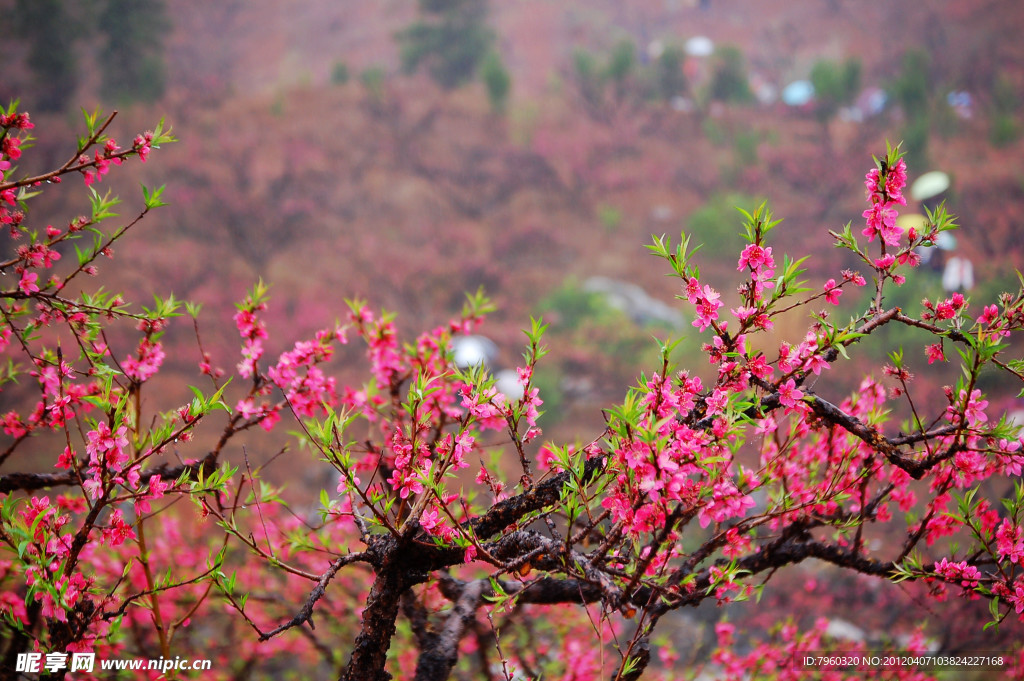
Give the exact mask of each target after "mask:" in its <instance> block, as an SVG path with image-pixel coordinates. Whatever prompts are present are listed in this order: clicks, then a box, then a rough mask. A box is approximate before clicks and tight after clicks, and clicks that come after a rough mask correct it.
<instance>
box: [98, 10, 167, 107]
mask: <svg viewBox="0 0 1024 681" xmlns="http://www.w3.org/2000/svg"><path fill="white" fill-rule="evenodd" d="M98 28H99V32H100V34H101V35H102V36H103V38H104V44H103V47H102V49H101V50H100V54H99V61H100V66H101V68H102V70H103V86H102V92H103V94H104V96H106V97H108V98H110V99H111V100H113V101H125V100H138V101H143V102H152V101H155V100H157V99H159V98H160V97H161V96H162V95H163V93H164V87H165V85H166V74H165V71H164V60H163V36H164V35H166V33H167V31H168V30H169V28H170V20H169V19H168V17H167V11H166V6H165V5H164V2H163V0H108V1H107V3H106V4H105V5H104V7H103V10H102V11H101V12H100V15H99V27H98Z"/></svg>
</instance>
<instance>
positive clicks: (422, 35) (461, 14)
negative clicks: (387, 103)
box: [397, 0, 494, 90]
mask: <svg viewBox="0 0 1024 681" xmlns="http://www.w3.org/2000/svg"><path fill="white" fill-rule="evenodd" d="M419 5H420V14H421V15H422V16H423V17H424V18H425V20H421V21H417V22H416V23H414V24H412V25H411V26H410V27H409V28H407V29H405V30H404V31H402V32H400V33H399V34H398V36H397V40H398V44H399V47H400V48H401V56H402V68H403V70H405V71H406V72H407V73H412V72H413V71H416V70H417V69H418V68H419V67H420V66H426V68H427V70H428V72H429V73H430V75H431V77H432V78H433V79H434V80H435V81H437V83H438V85H440V86H441V87H443V88H445V89H446V90H451V89H454V88H457V87H459V86H461V85H464V84H466V83H467V82H469V81H470V80H472V79H473V76H474V75H475V74H476V71H477V68H478V67H479V66H480V64H481V62H482V61H483V60H484V57H485V56H486V55H487V53H488V52H489V51H490V49H491V45H492V44H493V43H494V32H493V31H491V29H489V28H488V27H487V25H486V23H485V21H486V18H487V2H486V0H420V3H419Z"/></svg>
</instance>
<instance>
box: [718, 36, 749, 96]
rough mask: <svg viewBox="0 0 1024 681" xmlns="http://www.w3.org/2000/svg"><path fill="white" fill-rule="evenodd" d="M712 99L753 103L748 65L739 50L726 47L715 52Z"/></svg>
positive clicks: (729, 46)
mask: <svg viewBox="0 0 1024 681" xmlns="http://www.w3.org/2000/svg"><path fill="white" fill-rule="evenodd" d="M712 69H713V72H712V75H711V90H710V98H711V99H717V100H719V101H722V102H739V103H746V102H751V101H753V99H754V95H753V93H752V92H751V91H750V79H749V78H748V77H747V64H746V59H745V58H744V56H743V52H742V51H740V49H739V48H736V47H733V46H731V45H725V46H722V47H719V48H717V49H716V50H715V54H714V65H713V67H712Z"/></svg>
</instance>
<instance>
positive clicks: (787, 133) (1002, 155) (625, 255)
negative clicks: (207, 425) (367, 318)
mask: <svg viewBox="0 0 1024 681" xmlns="http://www.w3.org/2000/svg"><path fill="white" fill-rule="evenodd" d="M0 7H3V14H4V16H5V17H10V18H11V21H10V22H9V23H10V25H11V26H12V27H13V28H14V29H15V30H12V31H10V32H8V34H7V38H6V39H5V40H4V41H3V42H2V43H0V57H2V59H3V62H4V64H5V65H6V67H7V68H6V69H5V73H4V78H3V81H2V82H0V98H3V99H5V100H6V99H11V98H20V99H21V101H22V108H23V109H24V110H28V111H31V112H32V114H33V117H34V120H35V121H36V123H37V129H36V133H37V136H38V137H39V138H40V140H41V144H42V145H43V146H42V148H41V149H38V150H37V151H36V153H34V154H32V155H31V156H32V158H31V159H30V158H29V157H28V155H27V156H26V160H27V161H28V162H29V163H30V164H31V163H35V164H39V165H40V166H42V165H44V164H52V163H54V162H62V161H63V160H64V159H65V158H66V155H67V154H68V152H69V144H70V141H71V140H73V137H72V136H71V135H72V134H74V133H77V132H79V131H80V129H81V128H80V113H79V109H80V107H84V108H86V109H88V110H92V109H94V108H97V107H102V108H104V109H105V110H110V109H114V108H117V109H118V110H119V111H120V112H121V113H120V116H119V119H118V121H117V122H116V123H115V125H114V127H113V129H112V132H113V133H114V134H115V136H117V135H118V134H120V135H121V136H122V137H127V136H129V135H131V134H134V132H136V131H137V129H143V128H145V127H148V126H150V125H152V124H153V123H154V122H155V121H156V120H157V119H159V118H160V117H166V119H167V122H168V123H169V124H170V125H172V126H173V128H174V131H175V133H176V135H177V136H178V137H179V139H180V142H179V143H177V144H174V145H171V146H170V147H169V148H166V149H161V150H160V152H159V153H158V154H156V155H155V156H154V159H153V162H151V163H149V164H147V165H146V166H144V167H142V168H141V170H136V171H132V172H137V173H138V175H137V176H135V177H131V176H130V175H129V174H128V173H119V174H118V175H120V176H122V177H120V178H118V179H117V182H121V183H122V184H119V185H116V186H114V189H115V191H116V192H118V193H119V194H120V195H121V196H122V197H123V198H125V199H126V207H125V210H124V213H125V214H126V215H127V214H129V213H130V212H131V211H132V210H134V204H133V201H136V199H135V196H136V194H137V183H138V182H139V181H145V182H146V183H147V184H166V185H167V192H166V197H167V199H168V201H169V202H170V203H171V205H170V206H169V207H168V208H166V209H163V210H161V211H160V212H159V213H158V214H155V215H153V216H152V217H151V218H150V219H147V221H146V224H145V225H144V226H143V228H142V229H141V230H140V231H139V232H138V233H137V234H135V235H134V236H133V237H132V238H129V239H128V240H127V241H125V242H124V244H123V245H122V246H121V248H120V249H119V250H118V253H117V254H116V258H117V259H118V262H119V268H118V272H117V273H116V274H113V275H109V278H108V279H107V280H105V281H104V283H105V284H107V285H108V286H110V287H113V288H115V289H122V290H127V291H128V292H129V293H130V295H131V298H132V299H133V300H137V301H146V300H149V299H150V296H151V295H152V294H153V293H159V294H166V293H168V292H170V291H173V292H174V294H175V295H177V296H179V297H182V298H186V299H192V300H196V301H199V302H202V303H204V305H205V310H206V322H205V324H204V334H205V336H204V340H205V341H206V342H207V344H208V346H209V348H212V349H213V350H214V359H215V361H216V362H217V363H220V364H223V365H230V364H233V363H234V362H235V361H236V356H235V354H234V352H235V351H233V350H232V348H234V347H237V339H236V338H235V337H233V336H234V332H233V328H232V327H231V326H230V325H229V324H223V323H220V320H224V319H226V316H227V315H228V314H229V313H230V312H231V311H232V310H233V308H232V304H233V302H234V301H237V300H239V299H241V298H242V296H243V295H244V293H245V291H246V290H247V288H248V287H250V286H251V284H252V283H253V282H255V281H256V280H257V278H260V277H262V278H263V279H264V280H265V281H267V282H269V283H271V284H272V289H271V290H272V296H273V297H272V304H271V310H270V323H271V329H272V341H274V340H276V341H277V342H278V343H280V344H281V347H280V348H277V349H283V345H284V344H285V343H286V342H291V341H292V340H294V339H295V338H296V337H298V335H299V334H300V333H302V334H305V333H310V332H312V331H314V330H315V329H316V328H319V327H320V326H323V325H325V324H329V323H331V322H332V321H333V320H334V319H336V318H339V317H343V316H344V314H345V310H346V308H345V306H344V303H343V299H344V298H346V297H361V298H365V299H367V300H368V301H369V302H370V303H371V304H372V305H373V306H378V307H385V308H387V309H390V310H393V311H396V312H397V313H398V314H399V320H400V323H401V324H402V326H401V328H403V329H405V331H406V333H408V334H409V335H410V337H411V335H412V334H413V333H414V332H416V331H418V330H419V329H422V328H425V327H428V326H433V325H436V324H439V323H442V322H443V321H444V320H445V319H446V318H447V316H448V315H449V314H451V313H452V312H454V311H456V310H458V309H459V307H460V306H461V303H462V300H463V294H464V293H465V292H471V291H475V290H476V289H477V288H478V287H483V288H484V289H485V290H486V291H487V292H488V293H489V294H490V295H491V296H492V297H493V298H494V299H495V300H496V302H497V303H498V306H499V311H498V312H497V313H496V314H495V315H493V316H492V318H491V320H490V322H489V323H488V325H487V326H486V328H485V330H484V333H486V334H487V336H488V337H490V338H491V339H492V340H493V341H494V342H495V343H496V348H497V354H496V357H495V358H494V365H495V368H501V367H514V366H515V364H516V361H517V360H518V359H519V353H520V351H521V350H520V345H521V343H522V340H523V337H522V335H521V334H520V333H519V329H521V328H523V327H524V326H526V325H527V324H528V318H529V316H530V315H543V316H544V318H545V319H546V320H547V321H549V322H550V323H551V330H550V333H549V336H548V345H549V346H550V348H551V350H552V353H551V355H550V356H549V357H548V358H547V360H546V361H545V362H544V363H542V369H541V372H540V375H539V378H538V381H539V384H540V386H541V388H542V396H543V397H544V399H545V400H546V401H547V404H548V407H549V413H548V415H547V416H546V417H545V419H544V422H543V425H544V426H545V435H546V436H552V437H562V438H570V439H571V438H573V437H581V438H588V439H589V438H592V437H594V436H595V435H597V434H598V433H600V429H601V415H600V411H599V407H602V406H606V405H608V404H609V403H611V402H612V401H613V400H616V399H618V398H620V397H621V395H622V394H623V392H624V390H625V389H626V387H627V386H628V385H629V384H630V383H632V382H633V380H634V379H635V377H636V375H637V374H638V373H639V371H640V370H641V369H644V368H646V369H647V370H650V369H652V368H653V367H654V359H655V356H656V349H655V345H654V343H653V342H651V340H650V338H651V336H660V337H665V336H676V337H678V336H680V335H682V336H687V337H688V338H689V340H687V341H685V342H684V343H683V344H682V346H681V348H680V350H679V351H678V353H679V354H678V359H679V362H680V363H681V364H682V365H689V366H692V367H693V368H694V369H695V370H697V371H704V370H705V367H704V366H701V365H699V364H698V361H699V360H698V358H697V354H696V352H695V351H696V350H697V349H698V348H699V342H700V341H699V340H696V332H695V330H694V329H693V328H692V327H691V326H690V325H689V319H688V318H687V317H686V316H685V315H684V314H683V308H682V306H680V305H678V304H677V302H678V301H676V300H674V296H675V294H676V293H677V292H678V289H677V286H676V284H674V283H673V282H672V280H670V279H667V278H666V277H665V276H664V274H665V273H666V271H667V270H666V268H665V267H664V266H663V265H662V264H661V263H660V262H658V261H656V260H654V259H653V257H652V256H651V255H649V254H647V252H646V251H645V249H644V248H643V246H644V244H646V243H650V236H651V234H663V233H667V234H669V235H671V236H674V237H676V238H677V237H678V235H679V232H680V230H681V229H685V230H686V231H687V232H688V233H692V234H693V239H694V241H695V242H703V243H705V248H704V249H703V251H702V253H701V255H700V258H701V265H702V272H703V276H704V277H705V278H706V279H707V280H708V281H709V282H710V283H712V284H713V285H714V286H716V287H717V288H719V289H720V290H722V291H723V293H724V295H725V297H726V299H727V302H731V301H729V300H728V298H729V297H730V296H732V297H733V298H734V297H735V292H734V288H735V283H734V282H736V272H735V269H736V265H735V263H736V257H737V254H738V251H739V248H740V243H741V242H740V238H739V236H738V231H739V219H738V214H737V213H736V212H735V210H734V209H733V206H735V205H740V206H743V207H746V208H749V207H751V206H752V205H754V204H755V203H756V202H759V201H760V200H762V199H768V200H769V201H770V203H771V206H772V207H773V209H774V211H775V213H776V215H777V216H779V217H783V218H784V219H785V222H784V223H783V226H782V227H781V228H780V229H779V230H777V231H776V232H775V242H774V246H775V251H776V256H777V257H778V256H780V255H781V254H782V253H789V254H791V255H794V256H800V255H804V254H805V253H807V252H811V253H812V254H813V257H812V258H811V260H810V261H809V264H808V267H809V270H808V279H809V282H810V284H811V285H812V286H815V287H818V286H820V285H821V284H822V283H823V282H824V280H825V279H827V278H829V277H834V276H836V274H837V272H838V270H839V269H841V268H843V267H849V266H854V265H855V264H856V263H853V262H850V261H847V260H846V259H844V258H845V257H846V256H845V255H844V253H845V252H841V251H838V250H836V249H834V248H833V247H832V243H831V240H830V238H829V237H828V234H827V230H828V229H839V228H841V227H842V225H844V224H845V223H847V222H848V221H852V222H853V223H854V225H857V224H859V222H860V221H861V218H860V213H861V211H862V210H863V207H864V206H863V201H864V197H863V190H862V179H863V175H864V173H865V171H866V170H867V169H868V168H869V167H870V163H871V154H873V153H874V154H879V153H881V152H882V151H884V148H885V141H886V140H891V141H892V142H894V143H895V142H898V141H900V140H902V141H903V143H904V147H905V148H906V149H907V150H908V152H909V154H908V163H909V166H910V172H911V175H910V179H911V181H914V180H915V179H916V178H917V177H919V176H920V175H922V174H923V173H925V172H926V171H934V170H938V171H942V172H944V173H946V174H947V175H948V177H949V179H950V187H949V189H948V190H946V191H945V192H944V193H943V194H942V195H941V197H940V198H945V199H946V200H947V201H948V203H949V207H950V209H951V210H952V212H954V213H955V214H957V215H959V216H960V224H961V225H962V227H963V229H962V231H960V232H958V233H957V235H956V243H955V244H946V245H945V246H946V250H940V249H935V253H933V254H932V255H933V258H932V260H931V262H930V263H929V264H928V265H927V266H925V267H922V268H921V270H920V271H918V272H916V273H915V274H914V275H912V276H911V277H910V279H909V280H908V282H907V284H906V285H905V286H904V287H903V289H902V290H901V291H899V292H898V293H897V294H895V295H898V296H899V297H900V298H901V300H900V301H899V302H900V304H903V305H907V306H914V305H919V304H920V300H921V299H922V298H923V297H926V296H929V297H933V298H934V297H936V296H939V295H941V294H942V293H943V286H942V274H943V271H944V268H945V267H946V262H947V261H948V260H950V259H951V258H953V257H957V258H962V259H965V260H969V261H971V262H972V263H973V264H974V268H973V269H974V282H973V288H974V290H973V293H975V294H977V295H980V296H984V297H986V298H993V297H994V294H995V293H996V292H998V291H1000V290H1003V289H1006V288H1009V287H1011V286H1014V285H1015V282H1016V275H1015V273H1014V270H1015V268H1016V267H1018V266H1019V265H1020V263H1021V262H1022V255H1024V239H1022V238H1021V237H1022V228H1024V153H1022V152H1024V142H1022V141H1021V131H1022V125H1024V119H1022V117H1021V115H1020V112H1019V106H1020V103H1021V100H1022V94H1024V44H1022V41H1021V40H1020V39H1019V36H1020V35H1021V33H1022V31H1024V6H1022V5H1020V3H1018V2H1016V1H1015V0H995V1H992V0H935V1H933V2H928V3H910V2H897V3H892V2H876V3H862V2H852V1H850V0H761V1H760V2H756V3H751V2H742V1H740V0H710V1H707V0H703V1H700V2H697V1H693V0H691V1H687V0H633V1H630V2H624V1H619V0H614V1H613V0H588V1H586V2H583V1H581V0H566V1H564V2H557V3H556V2H550V1H549V0H505V1H503V2H492V3H488V2H487V0H419V1H418V2H417V1H416V0H346V1H345V2H333V1H328V0H319V1H318V0H311V1H304V2H296V1H288V0H244V1H243V0H218V1H217V2H197V1H195V0H176V1H175V2H164V1H161V0H82V1H77V2H70V1H62V0H14V1H12V0H5V1H3V2H0ZM30 169H31V166H27V167H26V168H25V170H30ZM74 194H83V193H82V192H64V193H63V194H62V196H61V197H55V198H57V199H58V200H57V202H50V203H47V204H45V206H44V205H43V203H42V202H39V203H40V208H39V209H38V210H52V211H53V213H52V219H54V220H56V219H66V216H68V215H73V214H75V212H77V211H80V210H82V208H79V207H77V204H74V205H72V204H69V205H61V204H60V203H59V201H65V200H67V201H82V200H84V197H83V196H78V197H75V196H73V195H74ZM920 210H921V205H920V202H914V201H912V202H911V205H909V206H908V207H907V209H906V211H905V212H907V213H917V212H919V211H920ZM62 216H64V217H62ZM47 219H50V216H49V215H40V214H37V215H36V221H37V222H40V223H43V221H44V220H47ZM858 231H859V230H858ZM627 282H628V284H631V285H632V286H629V285H627ZM637 287H639V288H637ZM947 288H948V286H947ZM842 302H843V305H842V306H841V308H840V309H839V310H838V311H837V312H835V313H834V314H838V315H847V314H849V313H852V312H853V311H855V310H857V309H860V308H861V307H862V305H863V302H864V301H863V300H857V299H856V295H855V294H853V293H851V294H848V295H845V296H844V297H843V300H842ZM182 326H183V327H184V326H187V325H182ZM804 326H806V320H803V319H800V320H792V324H791V325H788V324H786V323H783V324H780V325H779V328H778V329H777V333H778V337H779V338H783V337H789V338H791V339H792V336H793V334H794V333H798V332H799V329H801V328H803V327H804ZM274 330H277V332H278V333H277V334H276V336H275V334H274V333H273V331H274ZM190 332H191V330H190V329H184V330H183V331H182V332H181V333H182V336H181V342H182V343H193V345H192V346H191V347H194V341H193V340H190V338H189V333H190ZM794 340H796V339H794ZM904 340H905V341H906V342H908V343H909V342H911V341H912V340H913V339H912V338H907V339H900V338H897V339H895V341H896V342H902V341H904ZM271 349H274V348H271ZM357 352H358V351H357V350H353V351H352V356H351V357H350V359H351V360H353V361H352V362H350V364H352V365H356V364H358V362H357V360H358V354H357ZM915 352H916V350H915ZM193 354H195V351H194V350H189V354H186V355H184V358H183V356H182V354H181V353H169V355H172V356H176V361H177V362H178V366H177V368H179V369H180V370H181V372H182V376H183V378H182V379H181V380H182V381H183V382H185V381H187V380H192V379H191V376H192V373H193V369H194V363H193V361H192V359H191V358H192V355H193ZM186 358H187V359H186ZM865 359H867V360H868V361H869V362H871V363H873V364H874V365H876V366H879V365H880V364H881V363H883V362H884V356H879V357H870V356H869V357H866V358H865ZM909 364H910V366H911V368H912V369H915V368H916V369H919V370H920V371H919V374H920V375H919V380H923V381H928V380H933V381H935V384H936V387H938V386H939V385H941V384H942V383H943V382H948V381H951V380H955V377H954V378H948V377H945V376H943V375H941V371H939V370H937V369H936V370H935V371H932V370H930V369H929V368H928V367H927V365H926V364H925V362H924V356H923V354H921V355H920V356H917V355H914V356H913V357H912V358H911V359H910V360H909ZM862 366H863V365H862ZM169 368H174V366H172V367H169ZM932 369H935V367H932ZM857 379H858V377H857V376H850V377H847V378H845V379H838V378H837V380H839V384H840V385H843V386H848V387H853V386H855V385H856V381H857ZM988 387H989V389H990V390H992V389H993V388H994V389H995V391H996V393H998V392H999V389H998V386H988ZM934 392H935V393H936V394H937V395H938V396H939V397H940V398H941V391H938V390H936V391H934ZM997 397H1000V395H998V394H997ZM1001 397H1002V398H1003V399H1004V400H1005V401H1006V403H1007V405H1008V408H1013V407H1014V405H1013V403H1012V402H1011V400H1012V398H1013V394H1012V393H1009V392H1007V393H1006V394H1004V395H1002V396H1001Z"/></svg>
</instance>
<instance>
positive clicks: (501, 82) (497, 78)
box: [480, 50, 512, 113]
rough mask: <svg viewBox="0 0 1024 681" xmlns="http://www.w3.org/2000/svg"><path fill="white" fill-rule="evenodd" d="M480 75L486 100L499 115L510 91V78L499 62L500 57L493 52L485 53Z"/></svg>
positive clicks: (503, 108)
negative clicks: (485, 90) (485, 89)
mask: <svg viewBox="0 0 1024 681" xmlns="http://www.w3.org/2000/svg"><path fill="white" fill-rule="evenodd" d="M480 75H481V77H482V78H483V81H484V87H486V88H487V99H488V100H489V101H490V103H491V110H492V111H494V112H495V113H501V112H503V111H504V110H505V106H506V105H507V104H508V93H509V91H510V90H511V89H512V76H511V75H509V72H508V69H507V68H505V64H504V63H503V62H502V61H501V55H500V54H498V53H497V52H495V51H493V50H492V51H490V52H488V53H487V58H486V59H484V63H483V66H481V68H480Z"/></svg>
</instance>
